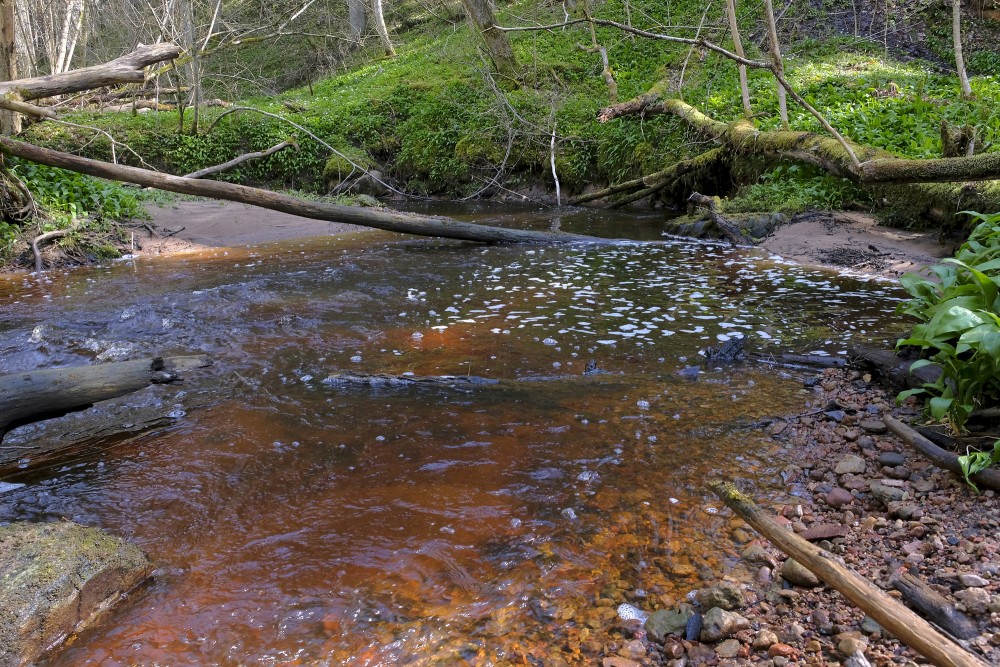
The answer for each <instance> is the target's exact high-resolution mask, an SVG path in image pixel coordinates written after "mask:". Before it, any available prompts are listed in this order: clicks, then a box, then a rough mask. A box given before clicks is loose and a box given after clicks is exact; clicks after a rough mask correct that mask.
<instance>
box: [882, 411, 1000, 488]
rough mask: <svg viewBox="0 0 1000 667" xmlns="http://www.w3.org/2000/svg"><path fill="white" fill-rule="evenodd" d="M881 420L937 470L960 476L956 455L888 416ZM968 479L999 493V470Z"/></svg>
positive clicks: (988, 470)
mask: <svg viewBox="0 0 1000 667" xmlns="http://www.w3.org/2000/svg"><path fill="white" fill-rule="evenodd" d="M882 420H883V421H884V422H885V425H886V426H887V427H888V428H889V430H890V431H892V432H893V433H894V434H895V435H896V436H897V437H898V438H899V439H900V440H902V441H903V442H905V443H906V444H908V445H909V446H910V447H912V448H913V449H914V450H916V451H917V452H918V453H920V454H922V455H923V456H924V457H926V458H927V459H929V460H930V462H931V463H933V464H934V465H936V466H937V467H939V468H944V469H945V470H948V471H950V472H953V473H956V474H958V475H961V474H962V464H960V463H959V462H958V454H953V453H952V452H949V451H945V450H943V449H941V448H940V447H938V446H937V445H935V444H934V443H933V442H931V441H930V440H928V439H927V438H925V437H924V436H922V435H920V434H919V433H917V432H916V431H914V430H913V429H912V428H910V427H909V426H907V425H906V424H904V423H903V422H901V421H899V420H898V419H895V418H894V417H891V416H890V415H885V416H884V417H882ZM969 479H970V480H971V481H972V482H973V483H974V484H975V485H976V486H979V487H983V488H987V489H992V490H994V491H1000V470H997V469H996V468H987V469H986V470H983V471H982V472H980V473H977V474H975V475H971V476H970V477H969Z"/></svg>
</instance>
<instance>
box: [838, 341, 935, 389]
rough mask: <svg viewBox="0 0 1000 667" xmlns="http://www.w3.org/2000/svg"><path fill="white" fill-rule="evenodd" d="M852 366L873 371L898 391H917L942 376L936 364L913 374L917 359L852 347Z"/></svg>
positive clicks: (863, 346) (885, 351)
mask: <svg viewBox="0 0 1000 667" xmlns="http://www.w3.org/2000/svg"><path fill="white" fill-rule="evenodd" d="M848 356H849V357H850V358H851V359H852V365H854V366H858V367H860V368H864V369H866V370H871V371H872V372H873V373H875V374H877V375H878V376H880V377H881V378H882V379H883V380H884V381H885V382H886V383H888V384H889V385H890V386H891V387H894V388H895V389H897V390H903V389H916V388H917V387H922V386H924V385H925V384H928V383H933V382H935V381H936V380H937V379H938V377H939V376H940V375H941V367H940V366H938V365H936V364H931V365H927V366H922V367H920V368H917V369H916V370H915V371H913V372H912V373H911V372H910V366H912V365H913V362H914V361H916V360H915V359H903V358H901V357H899V356H898V355H897V354H896V353H895V352H893V351H892V350H886V349H883V348H876V347H869V346H867V345H852V346H850V347H849V348H848Z"/></svg>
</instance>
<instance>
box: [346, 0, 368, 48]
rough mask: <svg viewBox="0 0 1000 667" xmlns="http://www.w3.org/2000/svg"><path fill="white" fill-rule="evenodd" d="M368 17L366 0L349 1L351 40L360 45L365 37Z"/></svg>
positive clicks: (348, 12) (348, 18)
mask: <svg viewBox="0 0 1000 667" xmlns="http://www.w3.org/2000/svg"><path fill="white" fill-rule="evenodd" d="M367 21H368V17H367V16H366V15H365V0H347V24H348V28H349V29H350V33H351V40H352V41H354V42H356V43H358V44H360V43H361V38H362V37H364V35H365V28H366V27H367Z"/></svg>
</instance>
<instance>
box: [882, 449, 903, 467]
mask: <svg viewBox="0 0 1000 667" xmlns="http://www.w3.org/2000/svg"><path fill="white" fill-rule="evenodd" d="M877 460H878V463H879V465H883V466H886V467H889V468H895V467H896V466H901V465H903V464H904V463H906V459H905V458H904V457H903V455H902V454H900V453H899V452H882V453H881V454H879V457H878V459H877Z"/></svg>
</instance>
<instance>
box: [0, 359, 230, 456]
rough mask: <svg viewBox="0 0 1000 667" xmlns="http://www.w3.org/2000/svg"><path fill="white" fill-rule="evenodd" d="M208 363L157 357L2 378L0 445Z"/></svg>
mask: <svg viewBox="0 0 1000 667" xmlns="http://www.w3.org/2000/svg"><path fill="white" fill-rule="evenodd" d="M211 363H212V362H211V361H210V360H209V359H208V357H205V356H186V357H166V358H164V357H155V358H153V359H138V360H135V361H121V362H116V363H108V364H96V365H94V366H75V367H72V368H49V369H45V370H40V371H26V372H23V373H15V374H13V375H4V376H0V441H2V439H3V436H4V435H5V434H6V433H7V431H9V430H10V429H12V428H16V427H17V426H21V425H23V424H30V423H32V422H36V421H41V420H43V419H51V418H53V417H61V416H62V415H65V414H67V413H70V412H74V411H76V410H83V409H86V408H89V407H90V406H92V405H93V404H94V403H97V402H98V401H104V400H107V399H109V398H115V397H117V396H123V395H125V394H129V393H132V392H133V391H138V390H139V389H142V388H144V387H147V386H149V385H151V384H166V383H170V382H176V381H177V380H179V379H180V374H181V373H182V372H184V371H187V370H191V369H194V368H202V367H204V366H208V365H210V364H211Z"/></svg>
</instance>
